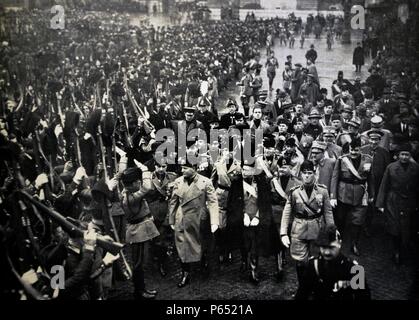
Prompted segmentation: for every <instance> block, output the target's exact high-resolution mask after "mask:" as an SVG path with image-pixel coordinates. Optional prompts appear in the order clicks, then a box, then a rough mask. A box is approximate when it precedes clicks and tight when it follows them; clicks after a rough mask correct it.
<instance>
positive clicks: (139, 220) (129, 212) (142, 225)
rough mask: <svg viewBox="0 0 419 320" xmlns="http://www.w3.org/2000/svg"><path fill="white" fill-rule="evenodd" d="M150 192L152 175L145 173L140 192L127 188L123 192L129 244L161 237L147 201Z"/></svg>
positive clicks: (126, 237)
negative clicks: (146, 197)
mask: <svg viewBox="0 0 419 320" xmlns="http://www.w3.org/2000/svg"><path fill="white" fill-rule="evenodd" d="M150 190H151V174H150V172H143V184H142V186H141V188H140V190H138V191H137V190H132V189H130V188H125V189H124V190H123V191H122V208H123V209H124V212H125V216H126V219H127V229H126V236H125V239H126V242H127V243H141V242H145V241H148V240H151V239H153V238H155V237H157V236H158V235H159V232H158V231H157V228H156V226H155V225H154V222H153V220H152V218H151V212H150V208H149V206H148V203H147V201H146V200H145V196H146V194H147V193H148V192H149V191H150Z"/></svg>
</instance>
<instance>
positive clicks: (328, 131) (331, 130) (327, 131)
mask: <svg viewBox="0 0 419 320" xmlns="http://www.w3.org/2000/svg"><path fill="white" fill-rule="evenodd" d="M327 136H333V137H335V136H336V128H335V127H332V126H327V127H324V128H323V137H327Z"/></svg>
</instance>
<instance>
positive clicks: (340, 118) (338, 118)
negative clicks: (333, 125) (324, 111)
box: [330, 113, 342, 121]
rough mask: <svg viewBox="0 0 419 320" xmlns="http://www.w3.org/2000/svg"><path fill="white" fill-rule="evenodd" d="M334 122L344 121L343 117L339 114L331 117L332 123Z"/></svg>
mask: <svg viewBox="0 0 419 320" xmlns="http://www.w3.org/2000/svg"><path fill="white" fill-rule="evenodd" d="M333 120H339V121H342V117H341V116H340V114H339V113H333V114H332V116H331V117H330V121H333Z"/></svg>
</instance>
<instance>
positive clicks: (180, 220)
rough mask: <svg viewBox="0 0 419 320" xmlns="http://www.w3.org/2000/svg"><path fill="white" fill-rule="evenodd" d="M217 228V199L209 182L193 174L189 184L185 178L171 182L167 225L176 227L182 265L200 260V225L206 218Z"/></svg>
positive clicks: (177, 244) (177, 246)
mask: <svg viewBox="0 0 419 320" xmlns="http://www.w3.org/2000/svg"><path fill="white" fill-rule="evenodd" d="M208 212H209V218H210V223H211V224H215V225H219V224H220V217H219V210H218V200H217V195H216V192H215V189H214V187H213V185H212V182H211V180H210V179H208V178H206V177H203V176H201V175H199V174H196V176H195V178H194V180H193V181H192V183H191V184H190V185H188V183H187V182H186V181H185V179H184V177H183V176H182V177H179V178H177V179H176V180H175V181H174V186H173V192H172V196H171V198H170V201H169V224H170V225H173V226H174V228H175V240H176V248H177V251H178V255H179V258H180V259H181V261H182V262H184V263H188V262H197V261H199V260H201V255H202V250H201V235H200V223H201V220H205V219H206V218H207V216H208Z"/></svg>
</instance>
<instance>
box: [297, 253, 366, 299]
mask: <svg viewBox="0 0 419 320" xmlns="http://www.w3.org/2000/svg"><path fill="white" fill-rule="evenodd" d="M357 265H358V263H357V262H356V261H354V260H351V259H349V258H346V257H344V256H338V257H337V258H336V259H334V260H332V261H326V260H324V259H323V258H322V257H320V258H318V259H311V260H310V261H309V264H308V267H307V269H306V272H305V273H304V275H303V277H302V281H301V284H300V286H299V288H298V291H297V295H296V299H297V300H307V299H308V298H309V297H310V296H312V297H313V299H314V300H344V301H345V300H349V301H352V300H370V299H371V292H370V290H369V287H368V285H367V284H366V283H365V288H358V289H352V288H351V286H350V285H349V283H348V282H350V281H351V279H352V278H353V277H354V275H356V273H355V274H353V273H351V271H352V268H353V267H354V266H357ZM339 281H345V282H346V283H347V284H348V285H349V286H348V287H347V288H345V289H344V288H341V289H339V290H337V291H336V288H335V287H337V285H338V282H339ZM365 282H366V281H365Z"/></svg>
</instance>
